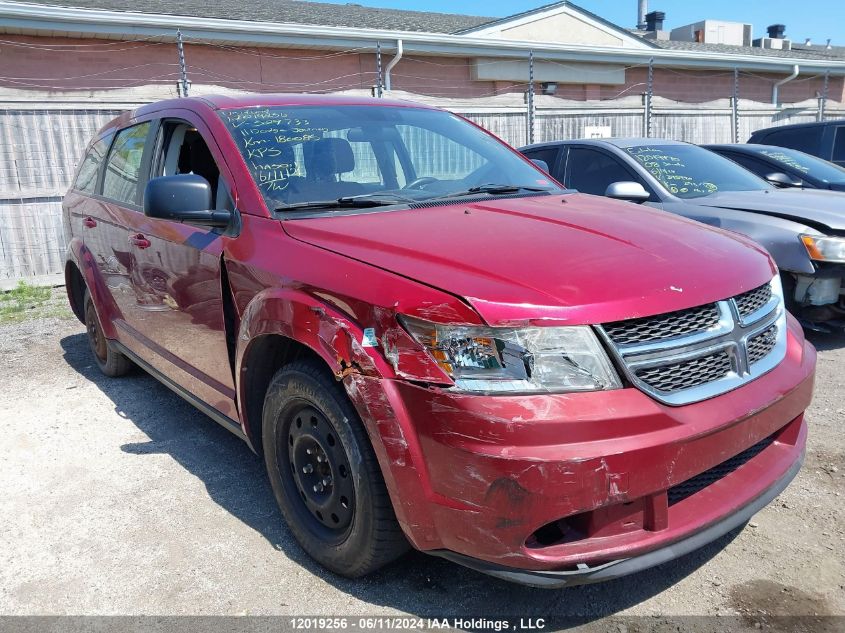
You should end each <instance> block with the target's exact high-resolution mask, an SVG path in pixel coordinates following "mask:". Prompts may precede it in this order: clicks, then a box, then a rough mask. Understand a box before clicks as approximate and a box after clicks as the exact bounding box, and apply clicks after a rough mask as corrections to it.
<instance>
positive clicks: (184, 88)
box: [176, 29, 190, 97]
mask: <svg viewBox="0 0 845 633" xmlns="http://www.w3.org/2000/svg"><path fill="white" fill-rule="evenodd" d="M176 48H177V50H178V51H179V84H178V85H179V87H181V92H180V95H179V96H181V97H187V96H188V88H189V86H190V83H189V82H188V67H187V65H186V64H185V47H184V45H183V42H182V29H176Z"/></svg>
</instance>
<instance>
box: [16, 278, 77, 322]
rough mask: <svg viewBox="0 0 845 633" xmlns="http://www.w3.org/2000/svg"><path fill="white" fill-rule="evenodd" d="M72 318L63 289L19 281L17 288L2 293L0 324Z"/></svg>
mask: <svg viewBox="0 0 845 633" xmlns="http://www.w3.org/2000/svg"><path fill="white" fill-rule="evenodd" d="M71 316H72V313H71V311H70V307H69V306H68V305H67V299H66V298H65V297H64V292H63V289H61V288H59V289H57V291H56V292H54V290H53V289H52V288H45V287H41V286H33V285H30V284H28V283H26V282H25V281H19V282H18V285H17V287H16V288H14V289H12V290H9V291H8V292H3V293H0V323H6V322H15V321H24V320H26V319H39V318H50V317H58V318H69V317H71Z"/></svg>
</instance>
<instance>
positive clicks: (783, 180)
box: [766, 171, 804, 188]
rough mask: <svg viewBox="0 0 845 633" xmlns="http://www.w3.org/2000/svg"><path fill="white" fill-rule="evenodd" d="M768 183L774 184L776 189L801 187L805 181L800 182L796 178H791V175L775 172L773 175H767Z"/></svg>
mask: <svg viewBox="0 0 845 633" xmlns="http://www.w3.org/2000/svg"><path fill="white" fill-rule="evenodd" d="M766 181H767V182H769V183H771V184H773V185H774V186H775V187H781V188H785V187H801V186H803V185H804V181H803V180H799V179H798V178H795V177H794V176H790V175H789V174H784V173H783V172H779V171H776V172H773V173H771V174H766Z"/></svg>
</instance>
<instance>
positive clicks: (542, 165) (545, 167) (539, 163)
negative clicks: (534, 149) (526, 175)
mask: <svg viewBox="0 0 845 633" xmlns="http://www.w3.org/2000/svg"><path fill="white" fill-rule="evenodd" d="M528 160H530V161H531V162H532V163H534V165H536V166H537V167H539V168H540V169H542V170H543V171H544V172H546V173H547V174H548V173H549V164H548V163H547V162H546V161H544V160H540V159H539V158H529V159H528Z"/></svg>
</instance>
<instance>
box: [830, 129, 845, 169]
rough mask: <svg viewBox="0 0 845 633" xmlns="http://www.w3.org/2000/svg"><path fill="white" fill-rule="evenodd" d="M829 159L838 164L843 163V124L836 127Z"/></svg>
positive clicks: (844, 162)
mask: <svg viewBox="0 0 845 633" xmlns="http://www.w3.org/2000/svg"><path fill="white" fill-rule="evenodd" d="M831 160H833V162H834V163H837V164H839V165H845V126H839V127H838V128H836V136H835V137H834V138H833V156H832V158H831Z"/></svg>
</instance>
